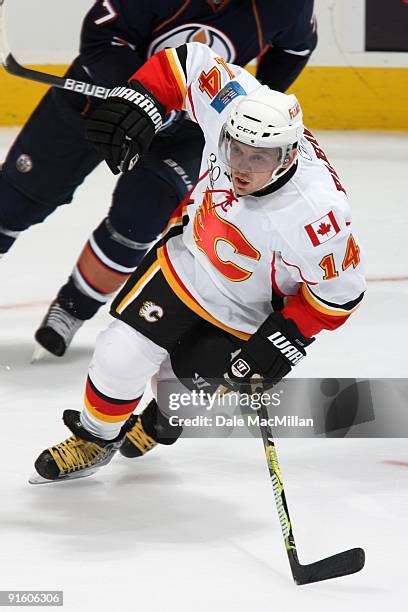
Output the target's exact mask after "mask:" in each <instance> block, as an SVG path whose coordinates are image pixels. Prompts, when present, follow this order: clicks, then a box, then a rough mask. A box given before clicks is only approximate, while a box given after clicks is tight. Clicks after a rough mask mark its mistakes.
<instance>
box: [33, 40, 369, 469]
mask: <svg viewBox="0 0 408 612" xmlns="http://www.w3.org/2000/svg"><path fill="white" fill-rule="evenodd" d="M175 109H177V110H186V111H187V112H188V113H189V115H190V117H191V118H192V119H193V120H194V121H196V122H197V123H198V124H199V125H200V127H201V129H202V130H203V133H204V136H205V143H206V144H205V148H204V152H203V158H202V166H201V176H200V179H199V181H198V183H197V185H196V186H195V187H194V189H193V190H192V192H191V193H190V194H189V196H188V198H187V199H186V201H184V202H183V203H182V204H181V205H180V207H179V209H177V211H176V212H175V214H174V215H173V217H172V218H171V219H170V222H169V224H168V227H167V230H166V232H165V233H164V235H163V237H162V239H161V240H160V241H159V242H158V243H157V244H156V245H155V247H154V248H152V250H151V251H150V252H149V254H148V255H147V256H146V258H145V259H144V261H143V262H142V264H141V265H140V266H139V268H138V269H137V271H136V272H135V273H134V274H133V275H132V277H131V278H130V279H129V280H128V282H127V283H126V285H125V286H124V287H123V289H122V290H121V291H120V293H119V294H118V296H117V297H116V299H115V300H114V302H113V304H112V308H111V314H112V315H113V317H115V319H116V320H115V321H114V322H112V324H111V325H110V326H109V327H108V329H107V330H105V331H103V332H102V333H101V334H100V335H99V337H98V339H97V343H96V348H95V353H94V357H93V360H92V362H91V365H90V368H89V376H88V381H87V386H86V391H85V406H84V408H83V410H82V412H81V413H79V412H77V411H74V410H72V411H65V413H64V422H65V424H66V425H67V426H68V427H69V429H70V430H71V431H72V434H73V435H72V436H71V437H70V438H69V439H68V440H65V441H64V442H62V443H60V444H58V445H56V446H54V447H51V448H49V449H47V450H45V451H43V452H42V453H41V455H40V456H39V457H38V459H37V461H36V464H35V465H36V469H37V472H38V473H39V474H40V475H41V476H42V477H43V478H45V479H48V480H56V479H62V478H68V477H72V475H78V476H79V475H82V474H85V473H87V472H89V470H90V469H93V468H95V467H98V466H100V465H103V464H104V463H106V462H107V461H109V460H110V458H111V457H112V456H113V454H114V452H115V451H116V450H117V449H120V450H121V452H122V453H123V454H124V455H126V456H137V455H140V454H143V453H144V452H145V451H146V450H149V449H150V448H152V447H153V446H154V445H155V444H156V443H158V442H162V443H165V444H166V443H167V444H168V443H171V442H173V441H174V439H175V438H176V437H177V435H179V433H180V432H179V431H177V432H176V434H175V435H174V436H171V435H170V434H169V431H168V428H167V427H166V424H164V425H163V422H162V423H161V425H160V427H156V426H155V424H156V425H157V422H158V420H160V418H161V415H160V411H159V410H158V407H157V404H155V402H154V401H153V402H152V403H151V404H150V405H149V407H148V408H147V409H146V411H145V412H144V413H143V414H142V415H141V416H138V417H135V416H131V415H132V413H133V411H134V410H135V408H136V407H137V404H138V402H139V401H140V398H141V396H142V394H143V392H144V389H145V385H146V383H147V382H148V381H149V380H150V379H151V377H153V376H156V377H158V378H159V379H160V376H161V371H163V369H164V368H167V366H168V361H169V355H171V354H172V353H173V352H174V350H175V348H176V347H177V345H178V344H179V343H180V342H182V341H183V338H185V337H188V336H189V334H190V335H191V333H192V332H194V330H195V329H200V325H202V323H203V320H205V321H206V324H207V325H208V324H209V325H210V326H211V329H212V330H219V333H220V336H223V337H224V338H226V337H227V338H229V339H230V340H231V342H232V343H233V344H234V345H237V346H238V347H239V349H240V350H239V352H238V354H237V351H235V352H234V354H235V356H234V357H233V358H232V360H231V362H230V363H227V364H226V367H225V371H223V372H219V375H224V379H225V381H226V383H227V384H228V385H229V386H230V387H231V388H235V386H236V385H237V384H239V383H240V382H241V381H243V380H248V379H249V378H251V377H252V376H254V375H255V374H256V375H260V376H262V377H267V378H269V379H276V380H279V379H281V378H283V377H284V376H286V375H287V374H289V372H290V371H291V369H292V368H293V367H294V366H295V365H296V364H297V363H298V362H299V361H300V359H302V358H303V357H304V356H305V355H306V348H307V347H308V345H309V344H310V343H311V342H312V341H313V339H314V337H315V336H316V335H317V334H318V333H319V332H320V331H322V330H335V329H336V328H338V327H339V326H340V325H342V324H343V323H344V322H345V321H346V320H347V318H348V317H349V316H350V314H351V313H352V312H353V311H354V310H355V309H356V308H357V307H358V306H359V304H360V302H361V300H362V298H363V295H364V291H365V281H364V276H363V271H362V265H361V257H362V253H361V250H360V246H359V243H358V240H357V237H356V236H355V234H354V231H353V228H352V224H351V214H350V208H349V204H348V201H347V196H346V192H345V190H344V188H343V186H342V184H341V182H340V179H339V177H338V175H337V174H336V172H335V170H334V169H333V167H332V166H331V165H330V163H329V161H328V159H327V157H326V155H325V153H324V152H323V150H322V149H321V147H320V146H319V144H318V142H317V141H316V139H315V138H314V137H313V135H312V134H311V133H310V132H309V131H308V130H306V129H305V128H304V126H303V122H302V111H301V108H300V105H299V103H298V101H297V99H296V97H295V96H294V95H286V94H282V93H278V92H274V91H272V90H270V89H269V88H268V87H266V86H261V85H260V84H259V82H258V81H257V80H256V79H255V78H254V77H252V76H251V75H250V74H249V73H248V72H246V71H245V70H243V69H242V68H240V67H238V66H234V65H230V64H226V63H225V61H224V60H222V59H221V58H220V57H217V56H216V55H215V54H214V52H213V51H211V49H209V48H208V47H206V46H204V45H201V44H200V43H189V44H187V45H183V46H182V47H179V48H177V49H167V50H165V51H162V52H160V53H158V54H157V55H155V56H154V57H152V58H151V59H150V60H149V61H148V62H147V63H146V64H145V65H144V66H143V67H142V68H140V69H139V70H138V71H137V72H136V73H135V74H134V75H133V77H132V78H131V79H130V81H129V83H128V84H127V85H125V86H119V87H117V88H115V89H114V90H112V91H111V94H110V96H109V98H108V99H107V100H106V101H105V102H104V103H103V104H101V105H100V107H98V109H97V110H95V111H94V113H93V115H92V116H91V118H90V120H89V121H88V138H89V139H90V140H91V141H92V142H93V143H94V144H95V146H96V147H97V148H98V150H99V151H100V152H101V153H102V154H103V156H104V157H105V159H106V161H107V163H108V165H109V167H110V168H111V169H112V171H114V172H115V173H117V172H118V171H122V172H126V171H130V170H131V168H132V167H133V166H134V164H135V163H137V160H138V159H139V157H140V156H142V155H143V153H144V152H145V151H146V150H147V148H148V147H149V144H150V142H151V141H152V139H153V137H154V135H155V133H156V132H157V130H158V129H159V128H160V125H161V121H162V118H163V117H164V115H165V114H166V113H167V112H170V111H171V110H175ZM137 197H138V194H135V215H136V216H137ZM229 354H230V352H227V355H229ZM207 374H208V372H205V371H204V372H203V375H204V376H205V375H207ZM213 374H214V373H213Z"/></svg>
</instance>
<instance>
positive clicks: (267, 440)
mask: <svg viewBox="0 0 408 612" xmlns="http://www.w3.org/2000/svg"><path fill="white" fill-rule="evenodd" d="M258 414H259V417H260V430H261V435H262V440H263V443H264V448H265V455H266V460H267V464H268V469H269V474H270V477H271V481H272V486H273V492H274V496H275V502H276V508H277V511H278V516H279V522H280V526H281V530H282V535H283V539H284V542H285V547H286V552H287V555H288V559H289V564H290V569H291V571H292V576H293V580H294V581H295V583H296V584H310V583H312V582H320V581H322V580H329V579H331V578H339V577H340V576H346V575H348V574H354V573H355V572H358V571H360V570H361V569H362V568H363V567H364V563H365V554H364V550H363V549H362V548H352V549H350V550H346V551H344V552H341V553H338V554H336V555H332V556H331V557H327V558H326V559H321V560H320V561H316V562H314V563H310V564H308V565H302V564H301V563H300V562H299V559H298V555H297V550H296V544H295V538H294V535H293V530H292V523H291V520H290V517H289V510H288V505H287V502H286V496H285V491H284V487H283V479H282V473H281V470H280V466H279V462H278V457H277V454H276V448H275V443H274V439H273V435H272V430H271V427H270V425H269V420H268V412H267V410H266V407H265V406H263V405H262V406H261V408H260V409H259V410H258Z"/></svg>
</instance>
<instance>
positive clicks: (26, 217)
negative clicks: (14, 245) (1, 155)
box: [0, 172, 53, 237]
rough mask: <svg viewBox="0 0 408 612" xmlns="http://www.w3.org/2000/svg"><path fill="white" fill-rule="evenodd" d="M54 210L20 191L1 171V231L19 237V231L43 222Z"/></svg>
mask: <svg viewBox="0 0 408 612" xmlns="http://www.w3.org/2000/svg"><path fill="white" fill-rule="evenodd" d="M52 210H53V209H50V208H47V207H45V206H43V205H41V204H38V203H37V202H34V200H31V199H30V198H28V197H27V196H26V195H24V194H23V193H21V192H20V191H18V190H17V189H16V188H15V187H14V186H13V185H12V184H11V183H9V182H8V181H7V180H6V179H5V178H4V176H3V174H2V173H1V172H0V232H2V231H3V233H6V232H8V233H9V234H10V235H11V234H14V235H15V237H17V235H18V233H19V232H21V231H23V230H25V229H27V228H28V227H30V226H31V225H34V224H36V223H41V222H42V221H43V220H44V219H45V218H46V217H47V216H48V215H49V214H50V213H51V212H52Z"/></svg>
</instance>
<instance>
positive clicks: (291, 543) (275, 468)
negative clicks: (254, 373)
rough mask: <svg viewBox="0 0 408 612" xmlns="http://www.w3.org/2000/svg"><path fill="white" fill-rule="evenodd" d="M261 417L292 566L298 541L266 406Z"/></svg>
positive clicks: (267, 455)
mask: <svg viewBox="0 0 408 612" xmlns="http://www.w3.org/2000/svg"><path fill="white" fill-rule="evenodd" d="M258 415H259V418H260V426H259V427H260V430H261V435H262V440H263V444H264V449H265V456H266V462H267V465H268V470H269V475H270V477H271V482H272V487H273V493H274V497H275V503H276V509H277V511H278V517H279V523H280V526H281V531H282V535H283V540H284V542H285V548H286V552H287V554H288V558H289V563H290V564H291V567H292V561H293V558H295V559H296V560H297V552H296V543H295V538H294V535H293V530H292V523H291V520H290V516H289V509H288V505H287V502H286V496H285V489H284V487H283V479H282V473H281V469H280V466H279V461H278V456H277V453H276V447H275V441H274V439H273V435H272V429H271V427H270V425H269V424H268V412H267V410H266V408H265V406H261V408H260V409H259V410H258Z"/></svg>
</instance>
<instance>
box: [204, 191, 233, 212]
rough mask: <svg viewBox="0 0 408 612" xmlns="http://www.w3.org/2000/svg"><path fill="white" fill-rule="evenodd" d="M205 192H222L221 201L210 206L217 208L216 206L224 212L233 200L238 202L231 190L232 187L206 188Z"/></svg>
mask: <svg viewBox="0 0 408 612" xmlns="http://www.w3.org/2000/svg"><path fill="white" fill-rule="evenodd" d="M207 193H224V194H225V200H224V201H223V202H219V203H218V204H213V205H212V207H211V208H217V207H218V206H220V207H221V209H222V210H223V211H224V212H226V211H227V210H228V208H230V207H231V206H232V205H233V204H234V202H238V198H237V197H236V195H235V194H234V192H233V191H232V189H208V191H207Z"/></svg>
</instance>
